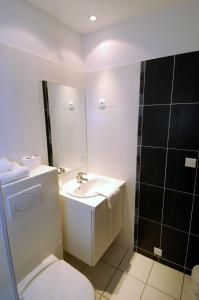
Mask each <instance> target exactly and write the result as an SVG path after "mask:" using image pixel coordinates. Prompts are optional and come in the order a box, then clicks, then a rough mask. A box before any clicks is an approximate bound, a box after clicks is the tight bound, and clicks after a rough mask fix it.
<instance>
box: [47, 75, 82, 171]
mask: <svg viewBox="0 0 199 300" xmlns="http://www.w3.org/2000/svg"><path fill="white" fill-rule="evenodd" d="M42 85H43V96H44V111H45V121H46V138H47V146H48V161H49V165H50V166H55V167H59V168H64V169H65V171H66V172H68V171H71V170H73V169H76V168H79V167H81V166H83V165H85V164H86V162H87V142H86V97H85V90H81V89H77V88H73V87H69V86H65V85H61V84H58V83H53V82H47V81H43V82H42Z"/></svg>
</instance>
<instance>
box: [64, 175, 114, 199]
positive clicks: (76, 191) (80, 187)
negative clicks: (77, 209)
mask: <svg viewBox="0 0 199 300" xmlns="http://www.w3.org/2000/svg"><path fill="white" fill-rule="evenodd" d="M89 177H90V176H88V181H86V182H83V183H77V180H76V179H73V180H71V181H69V182H68V183H66V184H65V185H64V187H63V189H64V191H65V192H66V193H67V194H68V195H70V196H72V197H78V198H92V197H96V196H97V195H99V193H100V189H102V188H104V187H105V186H107V185H108V184H110V182H109V181H108V180H107V179H105V178H89Z"/></svg>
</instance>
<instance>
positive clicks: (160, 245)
mask: <svg viewBox="0 0 199 300" xmlns="http://www.w3.org/2000/svg"><path fill="white" fill-rule="evenodd" d="M174 74H175V56H174V58H173V74H172V84H171V98H170V106H169V122H168V132H167V150H166V162H165V173H164V191H163V198H162V214H161V228H160V244H159V248H160V249H161V247H162V229H163V218H164V201H165V193H166V178H167V164H168V152H169V149H168V147H169V136H170V126H171V103H172V97H173V85H174ZM158 261H159V259H158Z"/></svg>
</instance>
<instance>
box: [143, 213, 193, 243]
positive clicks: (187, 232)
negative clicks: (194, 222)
mask: <svg viewBox="0 0 199 300" xmlns="http://www.w3.org/2000/svg"><path fill="white" fill-rule="evenodd" d="M139 218H141V219H143V220H146V221H150V222H152V223H155V224H158V225H161V224H162V226H165V227H168V228H172V229H174V230H177V231H180V232H183V233H186V234H189V231H184V230H182V229H179V228H176V227H173V226H170V225H167V224H164V223H160V222H157V221H154V220H151V219H148V218H145V217H143V216H139ZM195 236H196V237H199V236H198V235H195ZM138 248H139V247H138Z"/></svg>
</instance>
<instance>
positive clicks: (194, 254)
mask: <svg viewBox="0 0 199 300" xmlns="http://www.w3.org/2000/svg"><path fill="white" fill-rule="evenodd" d="M198 262H199V237H198V236H194V235H192V234H191V235H190V240H189V249H188V255H187V262H186V268H188V269H192V268H193V266H194V265H198Z"/></svg>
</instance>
